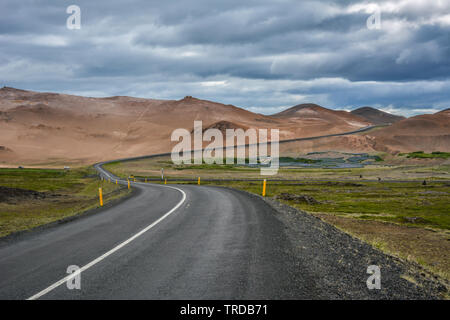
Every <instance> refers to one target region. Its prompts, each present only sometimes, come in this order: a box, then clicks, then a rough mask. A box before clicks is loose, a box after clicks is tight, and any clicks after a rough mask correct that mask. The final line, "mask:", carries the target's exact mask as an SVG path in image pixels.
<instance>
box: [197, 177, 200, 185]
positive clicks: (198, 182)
mask: <svg viewBox="0 0 450 320" xmlns="http://www.w3.org/2000/svg"><path fill="white" fill-rule="evenodd" d="M197 184H198V185H200V177H198V181H197Z"/></svg>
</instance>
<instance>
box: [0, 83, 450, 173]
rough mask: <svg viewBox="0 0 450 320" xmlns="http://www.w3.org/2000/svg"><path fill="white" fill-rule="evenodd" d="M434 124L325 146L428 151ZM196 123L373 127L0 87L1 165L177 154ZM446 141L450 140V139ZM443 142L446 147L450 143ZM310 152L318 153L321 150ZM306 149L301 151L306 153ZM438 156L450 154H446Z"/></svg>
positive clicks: (292, 112)
mask: <svg viewBox="0 0 450 320" xmlns="http://www.w3.org/2000/svg"><path fill="white" fill-rule="evenodd" d="M431 118H432V119H431ZM431 118H430V116H428V117H425V118H423V119H422V118H419V120H420V121H422V122H420V123H419V122H417V121H419V120H417V119H416V122H414V121H412V122H408V124H407V125H405V126H406V127H405V128H403V127H402V123H403V122H404V121H410V120H411V119H412V120H414V118H411V119H406V120H402V121H400V122H397V123H396V124H395V125H393V126H392V128H393V129H392V130H396V131H395V132H394V133H393V136H394V137H396V136H400V137H403V136H405V135H408V134H409V135H410V136H409V138H407V139H409V140H408V141H409V142H408V143H407V144H400V142H398V141H401V139H400V140H399V139H397V138H392V137H391V138H389V135H390V134H391V133H389V132H390V131H387V130H388V129H391V127H389V128H385V129H382V130H379V131H375V132H374V133H373V135H372V136H368V135H366V136H364V135H361V136H352V138H348V137H347V138H345V137H343V138H340V142H339V143H336V139H327V140H323V141H321V142H320V146H321V147H320V148H328V150H335V149H336V148H338V149H344V150H349V149H352V148H353V149H354V150H355V149H358V148H366V149H370V150H384V149H386V150H397V149H399V150H404V149H405V148H409V147H411V146H412V145H414V148H413V150H412V151H414V150H417V149H418V148H419V147H418V146H420V145H421V142H420V141H419V142H417V141H413V139H414V134H415V132H417V131H419V132H420V128H428V129H426V130H428V133H427V134H422V135H420V137H422V138H418V139H428V140H433V137H435V138H436V137H437V138H436V139H438V140H439V139H444V140H445V138H446V134H447V135H448V133H449V131H448V117H443V116H442V115H440V116H437V118H440V120H439V119H435V118H434V117H431ZM443 119H445V121H447V124H446V122H445V121H444V123H443V124H442V126H441V127H439V126H438V128H440V129H438V128H436V127H435V125H434V121H442V120H443ZM194 120H202V121H203V128H217V129H219V130H221V131H224V130H226V129H227V128H233V129H235V128H243V129H247V128H255V129H259V128H260V129H272V128H277V129H279V130H280V139H292V138H300V137H311V136H318V135H326V134H331V133H340V132H346V131H351V130H355V129H359V128H361V127H365V126H367V125H369V122H368V121H366V120H365V119H362V118H361V117H359V116H357V115H354V114H352V113H349V112H346V111H333V110H328V109H326V108H323V107H320V106H318V105H311V104H310V105H300V106H296V107H293V108H290V109H288V110H286V111H285V112H281V113H279V114H276V115H273V116H266V115H261V114H255V113H252V112H250V111H247V110H244V109H241V108H238V107H235V106H232V105H225V104H221V103H217V102H212V101H206V100H200V99H196V98H193V97H190V96H188V97H185V98H184V99H181V100H154V99H142V98H133V97H124V96H116V97H108V98H90V97H80V96H74V95H67V94H57V93H42V92H33V91H25V90H18V89H14V88H3V89H0V146H4V149H2V150H0V164H1V163H3V164H4V165H5V164H15V165H19V164H28V165H29V164H35V165H48V166H51V165H53V164H54V165H58V166H60V165H61V164H62V163H71V164H72V165H75V164H91V163H93V162H97V161H101V160H109V159H117V158H123V157H131V156H139V155H145V154H152V153H160V152H169V151H170V150H171V149H172V147H173V145H174V144H175V142H173V143H172V142H171V141H170V136H171V133H172V131H173V130H174V129H177V128H185V129H187V130H188V131H189V132H192V129H193V124H194ZM430 121H431V123H430ZM409 123H411V124H409ZM410 126H411V127H410ZM408 128H414V129H413V130H409V129H408ZM408 130H409V131H408ZM369 134H372V133H369ZM423 137H425V138H423ZM358 139H362V140H361V141H359V140H358ZM428 140H426V141H428ZM327 141H328V144H327ZM405 141H406V140H405ZM424 141H425V140H424ZM439 141H440V140H439ZM446 141H449V139H448V137H447V140H446ZM314 143H315V142H314ZM383 143H386V144H387V146H385V145H384V144H383ZM427 143H429V142H427ZM433 143H435V142H433ZM435 144H436V146H441V145H443V144H445V143H444V142H439V143H435ZM397 145H398V146H401V148H400V147H397ZM431 146H433V144H430V147H431ZM309 147H311V149H313V148H314V145H312V146H309ZM302 148H303V147H300V149H298V152H300V153H301V152H303V151H304V150H303V149H302ZM411 148H412V147H411ZM421 149H424V151H426V150H428V149H426V148H421ZM436 150H441V151H446V149H445V148H438V149H436ZM433 151H434V150H433Z"/></svg>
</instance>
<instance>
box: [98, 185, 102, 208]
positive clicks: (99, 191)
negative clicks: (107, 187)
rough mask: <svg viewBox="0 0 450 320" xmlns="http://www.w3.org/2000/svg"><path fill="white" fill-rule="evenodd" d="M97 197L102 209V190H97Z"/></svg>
mask: <svg viewBox="0 0 450 320" xmlns="http://www.w3.org/2000/svg"><path fill="white" fill-rule="evenodd" d="M98 196H99V199H100V207H103V194H102V188H98Z"/></svg>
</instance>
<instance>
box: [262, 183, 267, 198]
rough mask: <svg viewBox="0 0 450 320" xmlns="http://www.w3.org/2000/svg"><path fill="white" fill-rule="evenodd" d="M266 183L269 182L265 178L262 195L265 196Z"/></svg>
mask: <svg viewBox="0 0 450 320" xmlns="http://www.w3.org/2000/svg"><path fill="white" fill-rule="evenodd" d="M266 183H267V181H266V179H264V182H263V191H262V196H263V197H265V196H266Z"/></svg>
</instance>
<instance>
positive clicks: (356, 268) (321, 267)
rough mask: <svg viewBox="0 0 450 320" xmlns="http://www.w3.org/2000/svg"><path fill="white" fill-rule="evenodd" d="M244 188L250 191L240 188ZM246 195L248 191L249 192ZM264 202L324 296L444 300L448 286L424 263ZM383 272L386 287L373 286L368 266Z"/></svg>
mask: <svg viewBox="0 0 450 320" xmlns="http://www.w3.org/2000/svg"><path fill="white" fill-rule="evenodd" d="M241 192H245V191H241ZM245 193H247V192H245ZM247 194H248V195H249V196H251V197H254V198H259V199H262V200H263V201H265V202H266V203H267V204H268V205H269V206H271V207H272V208H273V209H274V212H275V215H276V217H277V219H278V220H280V221H281V222H282V223H283V224H284V226H285V232H286V234H287V236H288V238H289V239H290V241H291V243H292V248H293V249H292V250H293V256H294V259H295V263H296V265H297V266H298V272H299V273H302V274H305V273H306V274H308V277H309V278H311V279H314V281H313V287H311V288H310V289H311V290H314V291H315V294H314V295H315V296H318V297H320V298H323V299H373V300H378V299H395V300H397V299H399V300H409V299H420V300H422V299H426V300H428V299H443V298H445V297H446V296H447V297H448V293H447V289H446V287H445V286H444V285H443V284H442V283H441V282H439V281H438V280H437V279H435V278H434V277H433V276H432V275H430V274H429V273H427V272H426V271H425V270H423V268H422V267H421V266H420V265H415V264H413V263H410V262H404V261H402V260H400V259H398V258H395V257H392V256H389V255H387V254H385V253H383V252H381V251H379V250H378V249H376V248H374V247H372V246H371V245H369V244H367V243H364V242H362V241H361V240H359V239H357V238H354V237H352V236H350V235H349V234H347V233H345V232H343V231H340V230H339V229H337V228H335V227H334V226H332V225H330V224H328V223H326V222H324V221H322V220H320V219H319V218H317V217H314V216H312V215H310V214H308V213H305V212H303V211H300V210H298V209H296V208H293V207H290V206H288V205H285V204H282V203H280V202H278V201H276V200H275V199H272V198H263V197H261V196H258V195H255V194H251V193H247ZM371 265H376V266H378V267H380V270H381V289H380V290H377V289H373V290H369V289H368V288H367V285H366V281H367V279H368V278H369V277H370V274H368V273H367V268H368V266H371Z"/></svg>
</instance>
